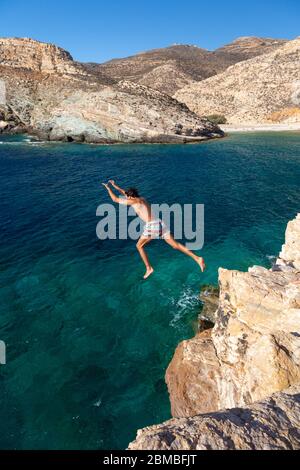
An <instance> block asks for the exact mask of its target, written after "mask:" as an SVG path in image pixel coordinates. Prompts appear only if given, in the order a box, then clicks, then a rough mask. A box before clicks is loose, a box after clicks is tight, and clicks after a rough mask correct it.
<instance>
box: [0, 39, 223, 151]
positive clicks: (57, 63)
mask: <svg viewBox="0 0 300 470" xmlns="http://www.w3.org/2000/svg"><path fill="white" fill-rule="evenodd" d="M0 106H1V109H0V132H10V133H11V132H16V131H19V129H20V128H22V129H23V130H27V131H28V132H29V133H32V134H35V135H37V136H38V137H40V138H42V139H46V140H62V141H78V142H90V143H114V142H179V143H180V142H195V141H201V140H207V139H211V138H214V137H222V136H223V132H222V131H221V129H220V128H219V127H218V126H217V125H215V124H213V123H211V122H209V121H208V120H207V119H201V118H200V117H199V116H197V115H196V114H194V113H193V112H192V111H190V110H189V109H188V107H187V106H186V105H184V104H182V103H179V102H178V101H177V100H175V99H174V98H171V97H170V96H169V95H167V94H164V93H161V92H159V91H156V90H153V89H151V88H148V87H147V86H144V85H141V84H136V83H133V82H130V81H128V80H122V81H118V82H117V81H116V80H114V79H112V78H111V77H108V76H107V75H105V74H104V73H101V72H99V71H97V73H94V72H93V71H92V70H90V69H88V68H87V67H85V66H84V65H83V64H80V63H78V62H76V61H73V59H72V57H71V55H70V54H69V53H68V52H67V51H64V50H63V49H61V48H59V47H56V46H54V45H51V44H45V43H41V42H38V41H34V40H32V39H26V38H21V39H17V38H8V39H0ZM8 114H9V116H13V117H14V118H13V119H9V120H7V119H6V116H7V115H8ZM14 122H16V125H14Z"/></svg>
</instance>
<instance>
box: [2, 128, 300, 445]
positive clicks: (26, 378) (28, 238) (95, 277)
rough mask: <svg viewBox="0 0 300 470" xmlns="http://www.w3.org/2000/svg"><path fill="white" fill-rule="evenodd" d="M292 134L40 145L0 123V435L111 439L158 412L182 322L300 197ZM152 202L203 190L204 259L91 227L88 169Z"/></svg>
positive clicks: (264, 256) (187, 327) (298, 157)
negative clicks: (142, 253)
mask: <svg viewBox="0 0 300 470" xmlns="http://www.w3.org/2000/svg"><path fill="white" fill-rule="evenodd" d="M299 144H300V134H299V133H261V134H236V135H232V136H230V137H228V138H226V139H222V140H218V141H211V142H208V143H202V144H197V145H116V146H92V145H91V146H88V145H80V144H56V143H38V142H34V141H30V139H29V138H26V137H23V136H20V137H14V138H11V137H6V138H5V137H3V136H0V185H1V192H2V197H1V221H0V237H1V240H0V339H1V340H3V341H5V343H6V348H7V364H6V365H2V366H0V387H1V392H0V447H1V448H2V449H12V448H17V449H118V448H125V447H126V446H127V444H128V442H129V441H131V440H132V439H133V438H134V437H135V433H136V429H138V428H141V427H143V426H146V425H150V424H154V423H157V422H161V421H163V420H165V419H168V418H169V417H170V406H169V400H168V394H167V389H166V385H165V383H164V373H165V369H166V367H167V365H168V363H169V361H170V359H171V357H172V354H173V352H174V349H175V347H176V345H177V344H178V342H179V341H181V340H182V339H184V338H188V337H191V336H193V334H194V326H195V320H196V318H197V315H198V313H199V311H200V309H201V305H200V303H199V300H198V294H199V291H200V287H201V285H203V284H207V283H209V284H211V283H213V284H216V283H217V268H218V267H219V266H222V267H225V268H230V269H232V268H234V269H240V270H246V269H247V267H248V266H249V265H253V264H260V265H264V266H270V265H271V263H272V259H273V257H274V255H276V254H277V253H278V251H279V249H280V246H281V244H282V242H283V239H284V231H285V227H286V223H287V221H288V220H289V219H292V218H293V217H294V216H295V214H296V212H297V211H299V210H300V191H299V183H300V145H299ZM108 178H114V179H116V181H117V182H118V183H119V184H120V185H121V186H122V185H124V186H125V187H126V186H129V185H134V186H136V187H138V188H139V189H140V191H141V193H142V194H143V195H144V196H145V197H147V198H148V199H149V200H150V201H151V202H153V203H160V202H166V203H169V204H172V203H176V202H177V203H204V204H205V245H204V249H203V256H204V257H205V260H206V263H207V265H208V269H207V271H206V272H205V273H204V274H201V273H200V271H198V269H197V266H196V265H195V264H194V262H193V261H192V260H191V259H189V258H187V257H184V256H183V255H182V254H181V253H178V252H175V251H172V250H171V248H169V247H168V246H167V245H166V244H165V243H164V242H162V241H155V242H153V243H152V244H151V246H149V247H148V253H149V256H150V258H151V260H152V263H153V265H154V267H155V269H156V272H155V273H154V275H153V276H152V277H151V278H150V279H149V280H148V281H146V282H145V281H143V280H142V274H143V271H144V270H143V265H142V263H141V261H140V259H139V256H138V254H137V252H136V249H135V242H133V241H125V240H121V241H119V240H117V241H113V240H111V241H99V240H98V239H97V237H96V233H95V230H96V225H97V223H98V221H99V219H98V218H97V217H96V208H97V206H98V205H99V204H100V203H102V202H108V197H107V194H106V192H105V190H104V189H103V188H102V187H101V186H100V182H101V181H105V180H107V179H108Z"/></svg>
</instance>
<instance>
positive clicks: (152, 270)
mask: <svg viewBox="0 0 300 470" xmlns="http://www.w3.org/2000/svg"><path fill="white" fill-rule="evenodd" d="M153 272H154V269H153V268H148V269H147V271H146V273H145V276H144V279H147V278H148V277H149V276H151V274H152V273H153Z"/></svg>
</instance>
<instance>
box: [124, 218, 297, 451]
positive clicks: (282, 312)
mask: <svg viewBox="0 0 300 470" xmlns="http://www.w3.org/2000/svg"><path fill="white" fill-rule="evenodd" d="M299 241H300V214H298V215H297V217H296V218H295V219H294V220H293V221H291V222H289V224H288V226H287V229H286V239H285V244H284V245H283V247H282V251H281V253H280V257H279V259H278V260H277V263H276V264H275V265H274V266H273V267H272V269H270V270H268V269H265V268H263V267H260V266H254V267H252V268H249V270H248V272H239V271H230V270H226V269H220V270H219V284H220V297H219V305H218V309H217V312H216V317H217V320H216V323H215V326H214V328H213V329H211V330H208V331H205V332H203V333H199V334H197V335H196V336H195V337H194V338H192V339H190V340H187V341H183V342H182V343H180V344H179V346H178V347H177V349H176V351H175V354H174V357H173V359H172V361H171V363H170V365H169V367H168V369H167V372H166V382H167V385H168V389H169V394H170V401H171V409H172V414H173V416H174V417H176V418H177V417H178V419H174V420H170V421H168V422H166V423H163V424H161V425H158V426H153V427H151V428H145V429H144V430H141V431H139V432H138V436H137V440H136V441H135V442H134V443H132V444H131V445H130V446H129V448H130V449H174V450H175V449H182V450H186V449H290V448H291V449H296V448H297V449H299V448H300V440H299V438H300V434H299V431H298V430H297V428H299V425H300V393H299V392H300V388H299V387H300V269H299V253H300V247H299ZM282 391H284V392H282ZM276 392H277V394H276ZM274 393H275V395H274ZM270 397H271V398H270ZM224 409H228V410H227V411H222V412H219V410H224ZM203 413H206V414H203ZM207 413H208V414H207ZM197 415H199V416H197ZM182 417H183V418H184V419H183V418H182ZM179 418H181V419H179Z"/></svg>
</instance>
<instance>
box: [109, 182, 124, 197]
mask: <svg viewBox="0 0 300 470" xmlns="http://www.w3.org/2000/svg"><path fill="white" fill-rule="evenodd" d="M109 183H110V184H111V185H112V186H113V187H114V188H115V189H116V190H117V191H119V193H121V194H123V196H125V194H126V192H125V190H124V189H122V188H120V186H118V185H117V184H116V183H115V181H114V180H109Z"/></svg>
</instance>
